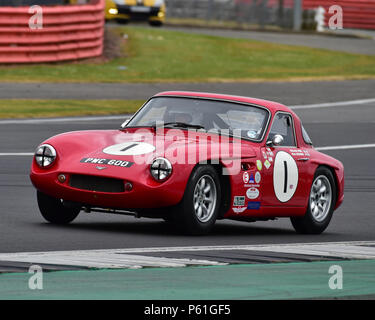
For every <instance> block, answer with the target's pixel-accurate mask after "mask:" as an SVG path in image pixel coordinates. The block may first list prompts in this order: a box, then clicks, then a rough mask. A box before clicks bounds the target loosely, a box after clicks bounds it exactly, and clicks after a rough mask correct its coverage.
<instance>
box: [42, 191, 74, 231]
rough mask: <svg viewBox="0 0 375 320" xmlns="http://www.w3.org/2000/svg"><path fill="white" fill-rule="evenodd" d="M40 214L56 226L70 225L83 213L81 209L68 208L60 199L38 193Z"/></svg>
mask: <svg viewBox="0 0 375 320" xmlns="http://www.w3.org/2000/svg"><path fill="white" fill-rule="evenodd" d="M37 199H38V206H39V210H40V213H41V214H42V216H43V218H44V219H46V220H47V221H48V222H51V223H54V224H68V223H70V222H72V221H73V220H74V219H75V218H76V217H77V216H78V214H79V212H80V211H81V210H80V208H67V207H65V206H64V205H63V204H62V202H61V200H60V199H56V198H53V197H50V196H48V195H46V194H44V193H42V192H40V191H37Z"/></svg>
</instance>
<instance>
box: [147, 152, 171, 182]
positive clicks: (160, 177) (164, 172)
mask: <svg viewBox="0 0 375 320" xmlns="http://www.w3.org/2000/svg"><path fill="white" fill-rule="evenodd" d="M150 172H151V176H152V177H153V178H154V179H155V180H156V181H159V182H161V181H165V180H167V179H168V178H169V176H170V175H171V174H172V164H171V163H170V161H169V160H168V159H165V158H161V157H160V158H156V159H155V160H154V161H153V162H152V164H151V167H150Z"/></svg>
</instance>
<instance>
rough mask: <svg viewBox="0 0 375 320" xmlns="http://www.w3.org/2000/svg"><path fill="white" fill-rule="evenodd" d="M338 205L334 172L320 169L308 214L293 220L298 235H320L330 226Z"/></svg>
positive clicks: (316, 174) (314, 180) (315, 180)
mask: <svg viewBox="0 0 375 320" xmlns="http://www.w3.org/2000/svg"><path fill="white" fill-rule="evenodd" d="M335 204H336V183H335V179H334V177H333V175H332V172H331V171H330V170H329V169H328V168H326V167H319V168H318V169H317V170H316V172H315V175H314V179H313V183H312V185H311V189H310V196H309V200H308V206H307V210H306V213H305V215H304V216H303V217H298V218H291V222H292V225H293V227H294V229H295V230H296V231H297V233H301V234H320V233H322V232H323V231H324V230H325V229H326V228H327V227H328V225H329V223H330V221H331V218H332V214H333V209H334V207H335Z"/></svg>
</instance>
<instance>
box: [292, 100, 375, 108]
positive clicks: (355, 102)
mask: <svg viewBox="0 0 375 320" xmlns="http://www.w3.org/2000/svg"><path fill="white" fill-rule="evenodd" d="M369 103H375V98H373V99H361V100H351V101H338V102H326V103H316V104H305V105H297V106H291V107H290V108H291V109H293V110H298V109H315V108H330V107H345V106H352V105H360V104H369Z"/></svg>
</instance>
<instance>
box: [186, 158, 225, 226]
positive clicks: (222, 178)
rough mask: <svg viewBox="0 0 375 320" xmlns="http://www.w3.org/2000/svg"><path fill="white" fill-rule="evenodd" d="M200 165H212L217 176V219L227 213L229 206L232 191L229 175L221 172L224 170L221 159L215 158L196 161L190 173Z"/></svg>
mask: <svg viewBox="0 0 375 320" xmlns="http://www.w3.org/2000/svg"><path fill="white" fill-rule="evenodd" d="M200 165H210V166H212V167H213V168H214V169H215V171H216V173H217V175H218V177H219V180H220V187H221V201H220V211H219V214H218V217H217V219H223V218H224V215H225V213H227V211H228V210H229V208H230V203H231V196H232V191H231V190H232V188H231V182H230V178H229V175H224V174H223V170H225V165H224V164H223V163H222V162H221V161H218V160H215V159H208V160H207V161H205V162H199V163H197V164H196V165H195V166H194V168H193V170H192V173H193V172H194V169H195V168H196V167H197V166H200Z"/></svg>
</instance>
